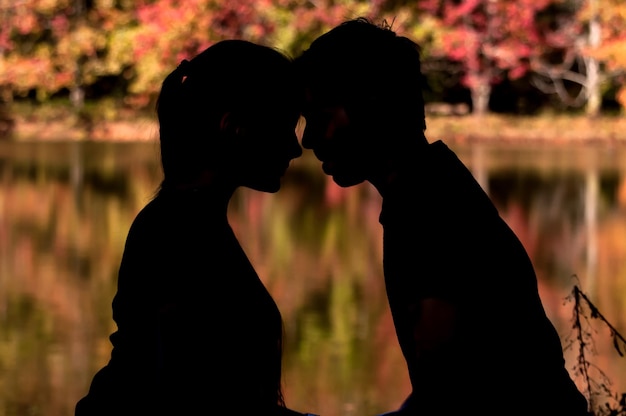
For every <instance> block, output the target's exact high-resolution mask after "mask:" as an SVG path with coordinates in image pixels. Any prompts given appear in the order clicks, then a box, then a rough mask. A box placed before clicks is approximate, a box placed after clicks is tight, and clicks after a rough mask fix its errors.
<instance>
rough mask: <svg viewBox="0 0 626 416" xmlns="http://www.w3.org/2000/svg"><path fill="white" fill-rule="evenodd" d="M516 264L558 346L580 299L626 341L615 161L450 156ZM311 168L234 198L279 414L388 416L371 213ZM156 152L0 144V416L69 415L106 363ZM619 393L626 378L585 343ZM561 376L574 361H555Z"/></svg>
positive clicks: (620, 162)
mask: <svg viewBox="0 0 626 416" xmlns="http://www.w3.org/2000/svg"><path fill="white" fill-rule="evenodd" d="M455 150H457V151H458V153H459V156H460V157H461V159H463V160H464V161H466V163H468V164H469V165H470V167H471V168H472V170H473V171H474V174H475V175H476V177H477V178H479V179H480V181H481V184H483V186H484V187H485V189H487V190H488V191H489V193H490V194H491V195H492V197H493V198H494V200H495V201H496V202H497V204H498V206H499V208H500V210H501V212H502V214H503V216H504V217H505V219H506V220H507V221H508V222H509V223H510V224H511V226H512V227H513V228H514V229H515V231H516V232H517V233H518V235H519V236H520V238H521V239H522V242H523V243H524V245H525V246H526V248H527V249H528V251H529V253H530V254H531V257H532V259H533V261H534V263H535V264H536V266H537V270H538V273H539V278H540V287H541V293H542V299H543V300H544V303H545V305H546V308H547V310H548V313H549V315H550V317H551V319H552V320H553V321H554V322H555V324H556V326H557V328H558V329H559V331H560V332H561V333H562V334H564V336H565V335H566V334H567V333H568V331H569V329H570V326H571V325H570V320H571V305H570V304H567V303H564V302H563V299H564V297H565V296H566V295H567V294H568V292H569V290H571V287H572V284H573V283H574V282H573V280H572V278H571V276H572V275H577V276H578V279H579V282H580V284H581V286H582V288H583V290H585V291H586V293H587V294H588V295H589V296H590V297H591V299H592V300H593V301H594V302H595V304H596V305H597V306H598V307H599V308H600V309H601V311H602V313H603V314H604V316H605V317H607V318H608V319H609V320H611V321H612V323H613V324H614V325H615V327H616V328H617V329H618V330H619V331H621V332H622V334H623V333H624V332H626V322H625V321H624V317H625V314H624V312H625V309H624V308H625V307H626V299H625V295H624V293H626V292H625V291H624V289H626V287H625V286H626V185H625V181H624V178H625V177H626V176H625V174H624V170H626V160H624V157H626V156H625V155H626V152H625V151H624V149H621V148H613V149H610V148H596V147H582V146H580V147H569V148H562V147H561V148H558V147H555V148H539V147H538V146H536V145H535V146H522V147H519V148H517V149H513V148H511V147H510V146H508V147H506V146H490V147H487V146H482V147H481V146H476V145H474V146H469V145H467V146H461V145H459V146H457V148H456V149H455ZM310 156H311V155H310V154H308V152H305V156H304V157H303V158H301V159H298V160H297V161H296V162H295V163H294V165H293V166H292V168H291V169H290V171H289V172H288V174H287V176H286V177H285V185H284V188H283V190H282V191H281V192H279V193H278V194H275V195H266V194H261V193H257V192H249V191H246V190H241V191H239V192H238V193H237V194H236V195H235V199H234V201H233V203H232V205H231V210H230V218H231V221H232V224H233V228H234V230H235V232H236V233H237V234H238V235H239V236H240V238H241V241H242V244H243V246H244V248H245V249H246V251H247V253H248V255H249V256H250V258H251V260H252V262H253V263H254V265H255V267H256V268H257V270H258V272H259V275H260V276H261V277H262V278H263V279H264V281H265V282H266V284H267V286H268V288H269V290H270V291H271V293H272V294H273V295H274V297H275V298H276V301H277V303H278V305H279V307H280V309H281V311H282V313H283V317H284V319H285V322H286V355H285V372H286V374H285V386H286V389H285V391H286V398H287V402H288V404H289V405H290V406H291V407H293V408H296V409H299V410H306V411H311V412H314V413H318V414H322V415H324V416H338V415H342V416H347V415H357V414H359V415H362V414H375V413H377V412H383V411H386V410H390V409H392V408H394V407H395V406H397V405H398V404H399V403H400V401H401V400H402V398H404V397H405V395H406V394H407V393H408V379H407V377H406V375H405V372H404V364H403V361H402V358H401V356H400V352H399V348H398V347H397V346H396V339H395V334H394V331H393V327H392V324H391V319H390V316H389V312H388V310H387V304H386V300H385V292H384V285H383V279H382V266H381V261H382V259H381V236H382V235H381V234H382V230H381V228H380V224H379V223H378V214H379V210H380V198H379V197H378V195H377V194H376V193H375V192H374V191H373V189H371V188H370V187H368V186H366V185H363V186H361V187H356V188H351V189H341V188H338V187H337V186H335V185H333V184H332V183H330V182H329V181H328V180H327V178H326V177H324V176H323V175H321V174H320V173H319V170H318V165H317V162H316V161H315V160H313V158H311V157H310ZM157 162H158V147H157V145H156V144H154V143H139V144H133V143H127V144H99V143H41V144H36V143H23V144H10V143H0V181H1V183H2V188H1V190H0V414H4V415H7V416H22V415H46V416H57V415H58V416H61V415H68V414H71V412H72V409H73V406H74V403H75V401H76V400H77V399H78V398H79V397H81V396H82V395H83V394H84V392H85V391H86V388H87V386H88V384H89V381H90V380H91V377H92V375H93V373H94V372H95V371H96V370H97V369H98V368H100V367H101V366H102V365H103V364H104V363H106V360H107V359H108V356H109V353H110V344H109V342H108V335H109V334H110V333H111V332H113V331H114V329H115V328H114V327H113V325H114V324H113V322H112V321H111V311H110V302H111V299H112V297H113V294H114V292H115V283H116V274H117V267H118V265H119V260H120V258H121V253H122V249H123V245H124V239H125V237H126V233H127V231H128V227H129V225H130V223H131V221H132V219H133V217H134V215H135V214H136V213H137V212H138V211H139V209H141V207H142V206H143V205H144V204H145V203H146V202H147V201H148V199H149V198H150V197H151V196H152V194H153V192H154V190H155V189H156V186H157V184H158V181H159V177H160V173H159V168H158V164H157ZM597 350H598V357H597V360H598V363H599V365H603V366H606V368H607V373H608V374H609V376H611V379H612V380H613V382H614V383H615V385H614V389H615V391H620V392H622V391H625V390H626V379H625V378H624V374H626V371H624V370H625V369H626V367H625V363H624V359H620V358H619V357H618V356H617V354H616V353H615V352H614V350H612V348H611V345H609V344H608V343H606V342H604V343H602V342H601V343H599V344H598V345H597ZM568 359H572V357H569V356H568Z"/></svg>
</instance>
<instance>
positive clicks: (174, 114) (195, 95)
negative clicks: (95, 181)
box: [157, 40, 302, 192]
mask: <svg viewBox="0 0 626 416" xmlns="http://www.w3.org/2000/svg"><path fill="white" fill-rule="evenodd" d="M298 85H299V84H298V83H297V82H296V78H295V72H294V69H293V64H292V62H291V59H290V58H289V57H287V56H285V55H284V54H282V53H280V52H279V51H277V50H275V49H273V48H270V47H267V46H263V45H258V44H254V43H251V42H248V41H243V40H226V41H221V42H218V43H216V44H214V45H212V46H210V47H209V48H207V49H205V50H204V51H203V52H201V53H200V54H198V55H197V56H195V57H194V58H192V59H191V60H189V61H183V62H182V63H181V65H179V66H178V68H176V69H175V70H174V71H172V72H171V73H170V74H169V75H168V76H167V78H166V79H165V80H164V81H163V85H162V87H161V92H160V94H159V97H158V101H157V115H158V119H159V127H160V140H161V161H162V165H163V173H164V176H165V178H164V186H170V185H171V186H177V185H181V184H190V183H192V184H193V183H197V182H198V180H199V178H201V177H203V175H204V176H206V175H207V174H208V175H209V176H210V177H212V178H213V180H222V181H225V183H224V184H223V185H226V186H232V187H237V186H248V187H251V188H253V189H257V190H261V191H266V192H275V191H277V190H278V188H279V187H280V177H281V176H282V174H283V173H284V171H285V170H286V168H287V166H288V165H289V161H290V160H291V159H293V158H296V157H298V156H300V155H301V152H302V151H301V148H300V145H299V144H298V140H297V138H296V134H295V127H296V123H297V121H298V119H299V116H300V105H301V102H302V93H301V90H300V89H299V87H298Z"/></svg>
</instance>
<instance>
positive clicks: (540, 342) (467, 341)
mask: <svg viewBox="0 0 626 416" xmlns="http://www.w3.org/2000/svg"><path fill="white" fill-rule="evenodd" d="M296 63H297V65H298V67H299V70H300V76H301V77H302V79H303V82H304V83H305V86H306V89H307V106H306V108H305V112H304V116H305V118H306V127H305V130H304V136H303V140H302V144H303V146H304V147H305V148H308V149H313V151H314V153H315V155H316V156H317V158H318V159H319V160H320V161H322V168H323V170H324V172H325V173H326V174H328V175H331V176H332V177H333V179H334V181H335V182H336V183H337V184H338V185H340V186H343V187H348V186H353V185H357V184H360V183H362V182H364V181H368V182H370V183H371V184H372V185H373V186H374V187H375V188H376V189H377V190H378V191H379V192H380V194H381V195H382V197H383V204H382V212H381V215H380V223H381V224H382V226H383V229H384V241H383V243H384V244H383V255H384V261H383V263H384V264H383V266H384V274H385V283H386V288H387V295H388V298H389V304H390V307H391V311H392V315H393V320H394V324H395V327H396V333H397V336H398V340H399V343H400V346H401V349H402V352H403V354H404V357H405V359H406V362H407V365H408V372H409V377H410V380H411V384H412V393H411V395H410V397H409V398H408V399H407V400H406V401H405V403H404V404H403V405H402V407H401V408H400V410H399V411H398V413H400V414H415V415H417V414H420V415H435V414H436V415H462V414H468V413H469V412H477V414H481V415H563V416H575V415H585V414H587V401H586V399H585V397H584V396H583V395H582V394H581V392H580V391H579V390H578V389H577V388H576V386H575V384H574V383H573V381H572V379H571V378H570V376H569V374H568V372H567V370H566V368H565V367H564V359H563V351H562V346H561V342H560V338H559V336H558V334H557V332H556V330H555V328H554V327H553V325H552V323H551V322H550V321H549V319H548V318H547V317H546V314H545V311H544V308H543V306H542V303H541V299H540V297H539V293H538V289H537V279H536V276H535V272H534V269H533V265H532V264H531V261H530V259H529V257H528V255H527V253H526V251H525V249H524V247H523V246H522V244H521V243H520V241H519V240H518V238H517V237H516V235H515V234H514V233H513V231H512V230H511V229H510V228H509V227H508V226H507V224H506V223H505V222H504V220H503V219H502V218H501V217H500V215H499V213H498V211H497V210H496V208H495V206H494V205H493V203H492V202H491V200H490V199H489V197H488V196H487V194H486V193H485V192H484V191H483V189H482V188H481V187H480V185H479V184H478V183H477V182H476V180H475V179H474V177H473V176H472V174H471V173H470V172H469V170H468V169H467V168H466V167H465V166H464V165H463V163H462V162H461V161H460V160H459V159H458V158H457V156H456V155H455V154H454V153H453V152H452V151H451V150H450V149H449V148H448V147H447V146H446V145H445V144H444V143H443V142H442V141H435V142H433V143H429V142H428V140H427V139H426V137H425V134H424V131H425V129H426V124H425V116H424V102H423V98H422V87H423V83H422V76H421V73H420V53H419V47H418V45H416V44H415V43H414V42H412V41H411V40H409V39H408V38H406V37H401V36H398V35H396V33H394V31H392V30H391V28H389V27H387V26H384V25H375V24H373V23H371V22H369V21H367V20H365V19H356V20H352V21H348V22H345V23H344V24H341V25H339V26H338V27H336V28H334V29H332V30H331V31H329V32H328V33H326V34H324V35H322V36H321V37H319V38H318V39H317V40H315V41H314V42H313V43H312V44H311V45H310V48H309V49H308V50H306V51H305V52H304V53H303V54H302V55H301V56H299V57H298V58H297V61H296ZM392 413H396V412H392Z"/></svg>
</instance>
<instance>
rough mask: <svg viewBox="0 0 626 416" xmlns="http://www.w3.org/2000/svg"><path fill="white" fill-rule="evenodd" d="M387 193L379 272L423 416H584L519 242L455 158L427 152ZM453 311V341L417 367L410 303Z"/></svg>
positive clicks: (431, 148) (440, 147)
mask: <svg viewBox="0 0 626 416" xmlns="http://www.w3.org/2000/svg"><path fill="white" fill-rule="evenodd" d="M416 159H417V160H415V162H414V163H413V164H412V165H411V166H410V167H406V168H405V169H404V170H402V171H400V172H399V174H398V176H397V178H395V180H394V182H393V184H392V185H391V186H390V187H389V189H387V190H386V192H385V194H384V198H383V208H382V212H381V216H380V222H381V224H382V225H383V228H384V244H383V254H384V273H385V282H386V288H387V294H388V297H389V302H390V307H391V310H392V315H393V318H394V323H395V325H396V330H397V334H398V339H399V342H400V345H401V347H402V350H403V352H404V353H405V357H406V359H407V363H408V367H409V373H410V376H411V379H412V381H413V388H414V395H415V397H414V399H415V401H414V403H413V405H414V406H416V408H417V409H420V410H423V411H425V413H424V414H429V415H430V414H439V415H453V414H454V415H457V414H463V412H467V411H468V410H469V409H471V410H475V411H477V412H478V413H479V414H483V415H486V414H489V415H492V414H493V415H500V414H511V415H512V414H515V415H517V414H519V415H522V414H526V415H530V414H533V415H539V414H541V415H564V416H566V415H570V416H573V415H581V414H585V412H586V406H587V405H586V400H585V398H584V396H583V395H582V394H581V393H580V392H579V391H578V390H577V389H576V387H575V385H574V383H573V382H572V380H571V378H570V376H569V374H568V372H567V371H566V369H565V367H564V360H563V351H562V345H561V343H560V338H559V336H558V333H557V332H556V330H555V328H554V326H553V325H552V323H551V322H550V321H549V319H548V318H547V316H546V314H545V311H544V308H543V306H542V303H541V299H540V297H539V293H538V288H537V279H536V276H535V272H534V269H533V266H532V263H531V260H530V259H529V257H528V255H527V253H526V251H525V249H524V247H523V246H522V244H521V243H520V241H519V239H518V238H517V237H516V235H515V234H514V233H513V231H512V230H511V229H510V228H509V226H508V225H507V224H506V223H505V222H504V220H503V219H502V218H501V217H500V215H499V213H498V211H497V209H496V208H495V206H494V205H493V203H492V202H491V201H490V199H489V197H488V196H487V194H486V193H485V192H484V191H483V189H482V188H481V187H480V185H479V184H478V182H477V181H476V180H475V179H474V177H473V176H472V174H471V173H470V171H469V170H468V169H467V168H466V167H465V166H464V165H463V163H462V162H461V161H460V160H459V159H458V158H457V156H456V155H455V154H454V153H453V152H452V151H451V150H450V149H449V148H448V147H447V146H446V145H445V144H444V143H443V142H441V141H437V142H434V143H432V144H430V145H428V149H425V151H424V152H423V153H422V154H419V155H416ZM429 297H437V298H441V299H445V300H446V301H449V302H450V303H451V304H453V305H454V306H455V307H456V308H457V320H456V322H455V327H454V335H453V339H452V341H451V342H450V343H448V344H447V346H446V347H445V348H443V349H441V350H439V351H436V352H435V353H433V354H432V355H431V356H430V357H429V359H428V360H424V361H423V362H421V363H420V364H419V366H420V367H419V368H416V363H415V362H414V361H413V357H414V354H413V353H412V352H411V351H412V349H413V348H414V345H415V344H414V339H413V334H412V324H413V322H412V320H413V319H414V316H413V314H412V313H411V312H410V311H409V308H410V304H411V303H412V302H414V301H415V299H416V298H417V299H423V298H429Z"/></svg>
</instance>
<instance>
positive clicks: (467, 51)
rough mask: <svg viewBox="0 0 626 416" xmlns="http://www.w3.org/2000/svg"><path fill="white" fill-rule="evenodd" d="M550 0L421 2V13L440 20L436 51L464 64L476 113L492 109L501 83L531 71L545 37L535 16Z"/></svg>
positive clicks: (462, 66) (465, 80)
mask: <svg viewBox="0 0 626 416" xmlns="http://www.w3.org/2000/svg"><path fill="white" fill-rule="evenodd" d="M549 1H550V0H519V1H516V2H510V1H497V0H460V1H458V0H420V1H419V2H418V3H417V6H415V7H416V11H415V13H416V14H419V15H420V16H423V17H425V18H427V19H433V18H434V19H436V20H437V22H438V24H437V26H438V29H437V30H436V31H434V32H433V33H434V36H436V37H437V39H436V40H435V41H436V42H437V43H438V46H439V49H433V50H432V53H433V54H437V55H440V56H442V57H445V58H447V59H449V60H450V61H452V62H457V63H459V64H460V67H461V70H462V71H463V74H462V78H461V82H462V83H463V85H464V86H466V87H467V88H468V89H469V90H470V92H471V99H472V107H473V113H474V114H475V115H481V114H485V113H486V112H488V110H489V97H490V95H491V91H492V87H493V86H494V85H495V84H497V83H499V82H501V81H502V80H503V79H504V78H505V77H509V78H510V79H516V78H519V77H521V76H523V75H524V74H526V73H527V72H528V71H529V69H530V60H531V57H532V55H533V50H534V48H535V46H536V45H537V43H538V42H539V40H540V39H539V36H538V33H537V30H536V27H535V15H536V14H537V13H538V12H539V11H541V10H542V9H543V8H545V7H546V6H547V4H548V3H549ZM415 24H418V25H419V24H420V23H419V20H418V21H417V22H416V23H415Z"/></svg>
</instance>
